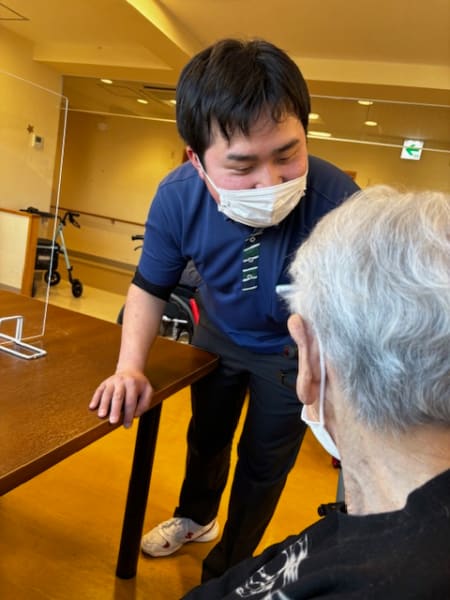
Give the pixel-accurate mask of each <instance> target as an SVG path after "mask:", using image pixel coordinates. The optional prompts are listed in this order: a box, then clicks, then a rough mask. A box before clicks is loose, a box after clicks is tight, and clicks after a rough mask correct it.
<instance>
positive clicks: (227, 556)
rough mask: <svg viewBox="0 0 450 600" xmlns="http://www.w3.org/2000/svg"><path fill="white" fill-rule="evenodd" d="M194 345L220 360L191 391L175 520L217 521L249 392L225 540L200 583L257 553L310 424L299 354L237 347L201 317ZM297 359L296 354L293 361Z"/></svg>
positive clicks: (212, 554)
mask: <svg viewBox="0 0 450 600" xmlns="http://www.w3.org/2000/svg"><path fill="white" fill-rule="evenodd" d="M193 344H194V345H195V346H198V347H200V348H204V349H206V350H209V351H211V352H214V353H215V354H218V355H219V357H220V362H219V366H218V368H217V369H216V370H215V371H214V372H213V373H211V374H209V375H207V376H206V377H204V378H203V379H202V380H200V381H199V382H197V383H196V384H194V385H193V386H192V388H191V390H192V392H191V401H192V418H191V421H190V424H189V430H188V455H187V461H186V473H185V479H184V482H183V485H182V489H181V494H180V499H179V506H178V507H177V509H176V511H175V515H176V516H182V517H189V518H191V519H192V520H193V521H195V522H197V523H199V524H202V525H206V524H207V523H209V522H210V521H211V520H212V519H214V517H216V515H217V512H218V509H219V503H220V499H221V496H222V492H223V490H224V487H225V485H226V482H227V478H228V472H229V468H230V454H231V446H232V441H233V436H234V433H235V430H236V426H237V424H238V421H239V417H240V414H241V410H242V408H243V405H244V400H245V397H246V394H247V391H248V394H249V400H248V405H247V414H246V417H245V422H244V427H243V431H242V435H241V438H240V440H239V443H238V460H237V465H236V469H235V473H234V479H233V484H232V489H231V497H230V502H229V507H228V516H227V521H226V523H225V526H224V529H223V534H222V538H221V540H220V542H219V543H218V544H217V545H216V546H215V547H214V548H213V549H212V550H211V552H210V553H209V555H208V556H207V557H206V559H205V561H204V563H203V574H202V581H206V580H208V579H210V578H212V577H217V576H219V575H221V574H222V573H223V572H224V571H225V570H226V569H227V568H229V567H230V566H232V565H234V564H236V563H237V562H239V561H241V560H243V559H244V558H248V557H249V556H251V555H252V553H253V552H254V550H255V548H256V546H257V545H258V543H259V541H260V540H261V537H262V535H263V533H264V531H265V529H266V527H267V525H268V523H269V522H270V520H271V518H272V515H273V513H274V511H275V508H276V506H277V503H278V499H279V497H280V495H281V492H282V490H283V488H284V485H285V483H286V478H287V476H288V473H289V471H290V470H291V468H292V466H293V465H294V462H295V459H296V457H297V454H298V451H299V449H300V445H301V442H302V439H303V436H304V433H305V429H306V426H305V424H304V423H303V422H302V421H301V419H300V412H301V404H300V402H299V400H298V398H297V396H296V394H295V391H294V389H293V387H292V386H290V387H287V386H286V385H284V384H283V383H282V382H281V378H280V373H281V372H284V373H285V374H286V379H288V380H289V381H290V382H291V383H295V377H296V372H297V357H296V355H295V353H290V356H286V355H285V354H256V353H254V352H250V351H248V350H246V349H243V348H241V347H239V346H237V345H236V344H234V343H233V342H232V341H231V340H230V339H229V338H227V337H226V336H225V335H223V334H222V333H221V332H219V331H218V330H217V329H216V328H215V327H214V326H213V325H212V324H211V323H210V321H209V320H208V319H207V318H206V317H205V315H204V314H203V315H202V317H201V320H200V323H199V325H198V326H197V328H196V332H195V334H194V338H193ZM292 354H294V356H292Z"/></svg>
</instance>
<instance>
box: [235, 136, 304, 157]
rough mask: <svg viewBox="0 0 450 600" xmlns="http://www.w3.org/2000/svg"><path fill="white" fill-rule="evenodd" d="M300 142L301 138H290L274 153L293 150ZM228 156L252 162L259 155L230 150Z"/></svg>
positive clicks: (273, 152) (273, 153)
mask: <svg viewBox="0 0 450 600" xmlns="http://www.w3.org/2000/svg"><path fill="white" fill-rule="evenodd" d="M299 143H300V140H299V138H294V139H293V140H290V141H289V142H287V143H286V144H283V146H280V147H279V148H275V149H274V150H273V151H272V155H277V154H283V153H284V152H287V151H288V150H291V149H292V148H294V147H295V146H297V145H298V144H299ZM226 158H227V160H231V161H236V162H250V161H254V160H257V159H258V155H257V154H239V153H237V152H230V154H227V156H226Z"/></svg>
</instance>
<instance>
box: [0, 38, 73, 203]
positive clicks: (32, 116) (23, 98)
mask: <svg viewBox="0 0 450 600" xmlns="http://www.w3.org/2000/svg"><path fill="white" fill-rule="evenodd" d="M61 87H62V77H61V75H59V74H58V73H56V72H55V71H53V70H52V69H50V68H48V67H45V66H43V65H40V64H39V63H36V62H34V61H33V55H32V46H31V44H30V43H29V42H27V41H26V40H24V39H23V38H21V37H19V36H16V35H14V34H12V33H10V32H8V31H6V30H5V29H3V28H2V27H0V181H1V182H2V185H1V190H0V206H1V207H4V208H10V209H20V208H25V207H27V206H30V205H31V206H36V207H37V208H40V209H42V210H48V209H49V207H50V204H51V200H52V195H53V176H54V168H55V159H56V155H57V147H58V129H59V119H60V112H61V101H60V96H59V93H60V91H61ZM47 90H49V91H47ZM30 126H31V128H33V129H34V133H35V134H38V135H40V136H42V137H43V138H44V145H43V147H42V148H41V149H36V148H34V147H32V144H31V143H32V136H33V132H32V131H29V128H30Z"/></svg>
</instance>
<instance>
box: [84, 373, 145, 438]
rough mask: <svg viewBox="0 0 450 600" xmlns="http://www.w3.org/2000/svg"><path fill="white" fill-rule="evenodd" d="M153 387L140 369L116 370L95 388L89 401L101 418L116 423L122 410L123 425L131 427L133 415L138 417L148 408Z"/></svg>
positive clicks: (92, 408) (91, 407)
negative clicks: (107, 418)
mask: <svg viewBox="0 0 450 600" xmlns="http://www.w3.org/2000/svg"><path fill="white" fill-rule="evenodd" d="M152 393H153V388H152V386H151V385H150V382H149V380H148V379H147V377H146V376H145V375H144V374H143V373H141V372H140V371H118V372H117V373H115V374H114V375H111V377H108V379H105V380H104V381H102V383H101V384H100V385H99V386H98V388H97V389H96V390H95V392H94V395H93V396H92V400H91V402H90V403H89V408H90V409H91V410H97V414H98V416H99V417H100V418H101V419H104V418H106V417H109V422H110V423H112V424H115V423H118V422H119V421H120V419H121V416H122V412H123V426H124V427H127V428H128V427H131V425H132V423H133V419H134V417H140V416H141V415H142V414H143V413H144V412H145V411H146V410H148V409H149V408H150V402H151V397H152Z"/></svg>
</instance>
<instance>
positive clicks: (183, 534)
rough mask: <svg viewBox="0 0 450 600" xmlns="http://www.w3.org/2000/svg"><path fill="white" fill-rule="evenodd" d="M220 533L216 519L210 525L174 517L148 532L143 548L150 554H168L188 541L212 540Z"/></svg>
mask: <svg viewBox="0 0 450 600" xmlns="http://www.w3.org/2000/svg"><path fill="white" fill-rule="evenodd" d="M218 535H219V524H218V522H217V520H216V519H213V520H212V521H211V523H208V525H198V524H197V523H195V521H192V519H186V518H184V517H174V518H173V519H169V520H168V521H164V522H163V523H160V524H159V525H157V526H156V527H154V528H153V529H152V530H151V531H149V532H148V533H146V534H145V535H144V537H143V538H142V542H141V548H142V551H143V552H145V554H149V555H150V556H168V555H169V554H173V553H174V552H176V551H177V550H178V549H179V548H181V546H182V545H183V544H186V543H187V542H210V541H211V540H214V539H215V538H216V537H217V536H218Z"/></svg>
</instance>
